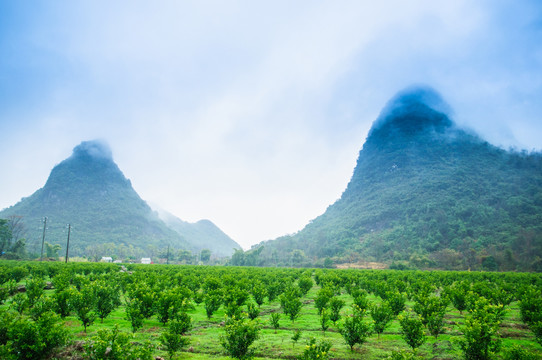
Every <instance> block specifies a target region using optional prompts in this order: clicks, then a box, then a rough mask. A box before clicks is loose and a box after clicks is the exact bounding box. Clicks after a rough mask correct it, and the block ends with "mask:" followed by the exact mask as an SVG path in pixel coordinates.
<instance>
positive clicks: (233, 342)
mask: <svg viewBox="0 0 542 360" xmlns="http://www.w3.org/2000/svg"><path fill="white" fill-rule="evenodd" d="M224 331H225V334H224V335H222V336H221V337H220V343H221V344H222V346H223V347H224V349H225V350H226V353H227V354H228V355H229V356H231V357H233V358H235V359H247V358H250V357H251V355H252V351H251V350H250V346H251V345H252V343H254V341H256V340H257V339H258V337H259V332H260V327H259V326H258V324H257V323H256V322H255V321H254V320H246V319H245V318H227V319H226V321H225V325H224Z"/></svg>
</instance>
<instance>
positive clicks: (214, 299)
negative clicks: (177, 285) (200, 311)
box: [203, 290, 222, 319]
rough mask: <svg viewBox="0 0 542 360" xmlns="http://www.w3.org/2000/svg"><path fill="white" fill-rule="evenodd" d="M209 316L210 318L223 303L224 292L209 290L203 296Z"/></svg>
mask: <svg viewBox="0 0 542 360" xmlns="http://www.w3.org/2000/svg"><path fill="white" fill-rule="evenodd" d="M203 302H204V304H205V312H206V314H207V318H208V319H210V318H211V317H212V316H213V313H214V312H215V311H217V310H218V309H219V308H220V305H222V293H221V292H220V291H218V290H213V291H209V292H208V293H207V294H205V296H204V298H203Z"/></svg>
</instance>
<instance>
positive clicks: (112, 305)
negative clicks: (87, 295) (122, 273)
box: [92, 280, 121, 323]
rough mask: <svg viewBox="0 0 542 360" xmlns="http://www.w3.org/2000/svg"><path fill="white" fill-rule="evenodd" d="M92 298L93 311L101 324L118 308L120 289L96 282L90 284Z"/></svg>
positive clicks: (106, 283) (104, 282)
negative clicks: (93, 300)
mask: <svg viewBox="0 0 542 360" xmlns="http://www.w3.org/2000/svg"><path fill="white" fill-rule="evenodd" d="M92 287H93V290H94V298H95V299H96V302H95V304H96V307H95V311H96V314H97V315H98V317H99V318H100V319H101V321H102V323H103V322H104V319H105V318H106V317H107V316H109V314H111V312H112V311H113V310H115V309H116V308H117V307H119V306H120V304H121V301H120V289H119V287H118V286H115V285H114V284H111V283H110V282H106V281H105V280H98V281H96V282H94V283H93V284H92Z"/></svg>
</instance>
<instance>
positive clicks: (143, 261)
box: [141, 258, 151, 264]
mask: <svg viewBox="0 0 542 360" xmlns="http://www.w3.org/2000/svg"><path fill="white" fill-rule="evenodd" d="M141 263H142V264H150V263H151V258H141Z"/></svg>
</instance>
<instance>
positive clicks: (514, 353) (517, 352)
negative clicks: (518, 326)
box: [503, 344, 540, 360]
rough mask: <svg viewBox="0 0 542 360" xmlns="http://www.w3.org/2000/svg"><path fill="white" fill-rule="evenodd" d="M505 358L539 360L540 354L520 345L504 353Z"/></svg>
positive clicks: (513, 346)
mask: <svg viewBox="0 0 542 360" xmlns="http://www.w3.org/2000/svg"><path fill="white" fill-rule="evenodd" d="M503 359H504V360H538V359H540V356H539V355H538V354H535V353H533V352H530V351H528V350H525V349H524V348H522V347H521V346H519V345H517V344H516V345H512V347H511V348H510V349H509V350H507V351H506V352H505V353H504V357H503Z"/></svg>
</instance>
